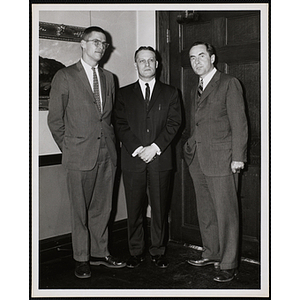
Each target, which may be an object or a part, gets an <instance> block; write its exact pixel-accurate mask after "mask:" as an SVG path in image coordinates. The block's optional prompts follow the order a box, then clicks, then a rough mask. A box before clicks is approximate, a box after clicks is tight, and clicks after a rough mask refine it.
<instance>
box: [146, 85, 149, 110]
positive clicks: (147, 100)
mask: <svg viewBox="0 0 300 300" xmlns="http://www.w3.org/2000/svg"><path fill="white" fill-rule="evenodd" d="M145 85H146V94H145V101H146V104H147V108H148V105H149V101H150V87H149V84H148V83H146V84H145Z"/></svg>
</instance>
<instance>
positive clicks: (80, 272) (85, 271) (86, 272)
mask: <svg viewBox="0 0 300 300" xmlns="http://www.w3.org/2000/svg"><path fill="white" fill-rule="evenodd" d="M91 275H92V274H91V270H90V266H89V263H88V262H87V261H84V262H80V261H77V262H76V267H75V276H76V277H78V278H90V277H91Z"/></svg>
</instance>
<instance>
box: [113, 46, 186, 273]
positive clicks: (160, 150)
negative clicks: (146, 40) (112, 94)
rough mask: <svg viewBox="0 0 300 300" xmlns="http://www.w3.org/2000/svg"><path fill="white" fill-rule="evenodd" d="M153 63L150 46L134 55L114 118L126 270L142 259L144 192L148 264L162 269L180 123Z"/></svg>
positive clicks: (176, 104) (175, 101)
mask: <svg viewBox="0 0 300 300" xmlns="http://www.w3.org/2000/svg"><path fill="white" fill-rule="evenodd" d="M157 67H158V62H157V60H156V53H155V50H154V49H153V48H152V47H145V46H143V47H140V48H139V49H138V50H137V51H136V53H135V68H136V70H137V72H138V76H139V80H138V81H137V82H135V83H133V84H130V85H128V86H126V87H123V88H122V89H120V92H119V93H118V97H117V101H116V108H115V117H116V133H117V136H118V137H119V139H120V141H121V142H122V150H121V167H122V171H123V180H124V187H125V194H126V203H127V214H128V241H129V250H130V254H131V257H130V258H129V259H128V261H127V267H129V268H135V267H137V266H139V265H140V263H141V262H142V261H143V260H144V258H145V257H144V250H145V240H144V232H143V215H142V212H143V207H144V205H145V201H146V199H147V188H148V189H149V196H150V206H151V246H150V248H149V252H150V255H151V258H152V261H153V262H154V263H155V264H156V265H157V266H158V267H160V268H166V267H167V266H168V264H169V263H168V261H167V259H166V256H165V250H166V245H165V242H164V239H165V229H166V221H167V211H166V207H167V200H168V195H169V186H170V178H171V170H172V168H173V165H172V149H171V142H172V141H173V139H174V137H175V135H176V133H177V131H178V129H179V127H180V124H181V108H180V101H179V97H178V91H177V90H176V88H175V87H171V86H169V85H166V84H163V83H161V82H160V81H158V80H156V79H155V75H156V69H157Z"/></svg>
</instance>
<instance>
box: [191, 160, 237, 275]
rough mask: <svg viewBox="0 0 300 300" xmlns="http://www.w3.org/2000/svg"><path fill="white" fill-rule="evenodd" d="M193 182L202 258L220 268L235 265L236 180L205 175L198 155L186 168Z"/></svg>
mask: <svg viewBox="0 0 300 300" xmlns="http://www.w3.org/2000/svg"><path fill="white" fill-rule="evenodd" d="M189 171H190V174H191V177H192V180H193V183H194V188H195V194H196V202H197V213H198V221H199V227H200V233H201V238H202V243H203V248H204V252H203V254H202V257H203V258H209V259H213V260H218V261H220V268H221V269H233V268H236V267H237V266H238V243H239V210H238V200H237V192H236V185H235V179H234V176H233V175H229V176H205V175H204V174H203V172H202V170H201V166H200V164H199V161H198V157H197V155H195V156H194V159H193V161H192V163H191V164H190V166H189Z"/></svg>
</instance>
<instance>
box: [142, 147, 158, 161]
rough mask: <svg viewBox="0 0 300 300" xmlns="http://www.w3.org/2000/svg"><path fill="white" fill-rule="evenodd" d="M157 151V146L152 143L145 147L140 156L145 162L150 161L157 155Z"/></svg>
mask: <svg viewBox="0 0 300 300" xmlns="http://www.w3.org/2000/svg"><path fill="white" fill-rule="evenodd" d="M156 153H157V148H156V147H155V146H154V145H150V146H147V147H144V148H143V149H142V150H141V151H140V152H139V154H138V156H139V157H140V158H141V159H142V160H143V161H144V162H145V163H147V164H148V163H149V162H151V161H152V160H153V159H154V157H155V155H156Z"/></svg>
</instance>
